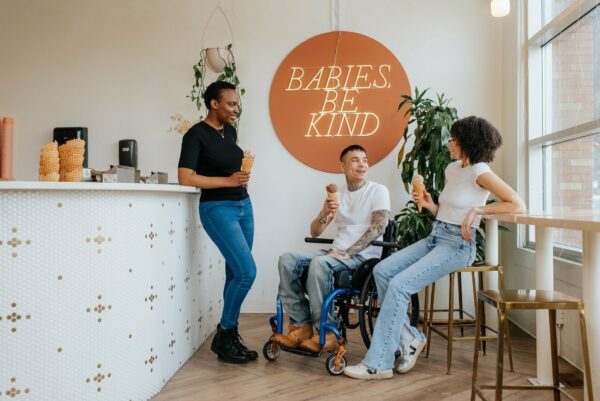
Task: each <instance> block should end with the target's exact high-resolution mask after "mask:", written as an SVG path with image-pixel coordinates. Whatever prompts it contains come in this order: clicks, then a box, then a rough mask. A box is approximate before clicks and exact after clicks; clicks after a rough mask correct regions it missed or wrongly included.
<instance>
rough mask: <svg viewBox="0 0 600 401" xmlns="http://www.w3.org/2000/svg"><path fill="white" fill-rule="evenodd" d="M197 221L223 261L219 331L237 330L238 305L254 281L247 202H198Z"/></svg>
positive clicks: (251, 225) (251, 227) (250, 214)
mask: <svg viewBox="0 0 600 401" xmlns="http://www.w3.org/2000/svg"><path fill="white" fill-rule="evenodd" d="M200 221H201V222H202V225H203V226H204V229H205V230H206V233H207V234H208V236H209V237H210V239H212V240H213V242H214V243H215V245H216V246H217V248H219V251H221V253H222V254H223V257H224V258H225V287H224V289H223V314H222V315H221V327H222V328H224V329H231V328H234V327H237V325H238V318H239V317H240V309H241V307H242V303H243V302H244V299H245V298H246V295H247V294H248V291H250V288H251V287H252V283H254V279H255V278H256V263H254V258H253V257H252V242H253V240H254V213H253V212H252V202H251V201H250V198H246V199H243V200H241V201H211V202H200Z"/></svg>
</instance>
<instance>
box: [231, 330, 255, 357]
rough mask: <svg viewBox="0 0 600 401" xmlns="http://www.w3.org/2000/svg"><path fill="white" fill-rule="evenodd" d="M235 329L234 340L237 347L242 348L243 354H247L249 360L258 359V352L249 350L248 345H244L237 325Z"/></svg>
mask: <svg viewBox="0 0 600 401" xmlns="http://www.w3.org/2000/svg"><path fill="white" fill-rule="evenodd" d="M234 330H235V336H234V337H233V342H234V343H235V345H236V347H237V349H238V350H240V352H241V353H242V354H244V355H246V357H247V358H248V360H249V361H254V360H256V359H258V352H256V351H252V350H249V349H248V347H246V346H245V345H244V340H242V336H240V332H239V331H238V328H237V327H236V328H235V329H234Z"/></svg>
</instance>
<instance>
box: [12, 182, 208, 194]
mask: <svg viewBox="0 0 600 401" xmlns="http://www.w3.org/2000/svg"><path fill="white" fill-rule="evenodd" d="M5 190H20V191H23V190H25V191H28V190H32V191H44V190H51V191H140V192H184V193H186V192H187V193H192V194H194V193H198V194H199V193H200V190H199V189H198V188H194V187H186V186H183V185H175V184H124V183H112V184H108V183H103V182H43V181H0V191H5Z"/></svg>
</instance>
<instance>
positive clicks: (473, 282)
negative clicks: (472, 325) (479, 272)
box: [471, 272, 478, 319]
mask: <svg viewBox="0 0 600 401" xmlns="http://www.w3.org/2000/svg"><path fill="white" fill-rule="evenodd" d="M471 284H472V286H473V308H475V310H474V311H473V315H475V319H477V315H478V313H477V282H476V281H475V272H471Z"/></svg>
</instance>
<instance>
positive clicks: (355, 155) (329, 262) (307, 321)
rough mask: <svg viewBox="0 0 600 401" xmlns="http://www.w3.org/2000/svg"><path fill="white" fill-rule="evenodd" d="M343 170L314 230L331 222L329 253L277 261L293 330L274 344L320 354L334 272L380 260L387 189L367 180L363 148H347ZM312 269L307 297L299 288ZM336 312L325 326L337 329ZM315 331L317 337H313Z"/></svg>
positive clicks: (333, 343) (329, 342)
mask: <svg viewBox="0 0 600 401" xmlns="http://www.w3.org/2000/svg"><path fill="white" fill-rule="evenodd" d="M340 168H341V171H342V172H343V173H344V175H345V177H346V184H345V185H343V186H341V187H340V188H339V190H338V199H339V201H338V200H333V199H330V200H325V202H324V204H323V208H322V209H321V210H320V211H319V214H318V215H317V216H316V217H315V218H314V220H313V221H312V222H311V225H310V234H311V236H312V237H318V236H320V235H321V234H322V233H323V231H324V230H325V228H327V226H328V225H329V224H331V222H334V223H335V225H336V227H337V235H336V237H335V239H334V241H333V246H332V248H331V249H329V250H319V251H311V252H309V251H298V252H287V253H284V254H283V255H281V256H280V257H279V265H278V268H279V279H280V283H279V296H280V298H281V302H282V304H283V308H284V310H285V311H286V312H287V314H288V316H289V319H290V325H289V327H288V333H287V334H275V335H274V337H273V341H274V342H276V343H278V344H280V345H282V346H284V347H287V348H301V349H303V350H305V351H310V352H315V353H316V352H319V350H320V345H319V322H320V320H321V308H322V305H323V301H324V300H325V298H326V297H327V295H328V294H329V293H331V292H332V291H333V289H334V288H333V285H334V273H335V272H337V271H339V270H343V269H352V270H354V269H356V268H358V267H359V266H360V265H361V264H362V263H363V262H364V261H365V260H367V259H370V258H379V257H381V248H380V247H375V246H372V245H370V244H371V243H372V242H373V241H375V240H377V239H381V236H382V234H383V233H384V231H385V228H386V226H387V222H388V218H389V215H390V196H389V191H388V190H387V188H386V187H385V186H383V185H381V184H377V183H374V182H371V181H367V180H366V175H367V172H368V170H369V163H368V160H367V154H366V151H365V149H364V148H363V147H362V146H360V145H351V146H348V147H347V148H345V149H344V150H343V151H342V153H341V155H340ZM306 269H308V278H307V280H306V293H307V294H308V300H307V299H306V297H305V295H304V290H305V289H304V288H303V285H302V283H301V278H302V274H303V273H304V271H305V270H306ZM332 309H333V308H331V309H330V310H329V313H328V316H327V322H328V323H330V324H333V325H337V321H336V316H335V314H334V313H333V310H332ZM313 330H315V332H313ZM337 344H338V343H337V340H336V338H335V335H334V334H333V333H328V334H327V336H326V341H325V345H324V346H323V351H325V352H332V351H335V350H336V348H337Z"/></svg>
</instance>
